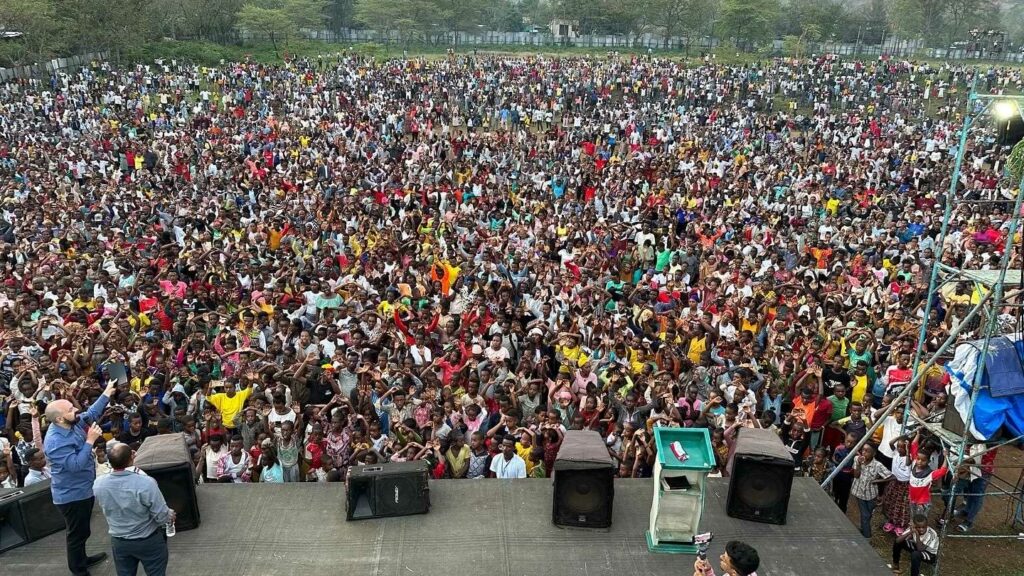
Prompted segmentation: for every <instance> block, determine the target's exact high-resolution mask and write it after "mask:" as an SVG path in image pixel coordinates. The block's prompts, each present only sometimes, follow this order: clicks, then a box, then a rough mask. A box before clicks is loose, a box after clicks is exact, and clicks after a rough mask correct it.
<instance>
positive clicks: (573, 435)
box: [551, 430, 615, 528]
mask: <svg viewBox="0 0 1024 576" xmlns="http://www.w3.org/2000/svg"><path fill="white" fill-rule="evenodd" d="M614 479H615V464H614V462H612V459H611V456H609V455H608V448H607V447H605V444H604V439H603V438H601V434H600V433H598V432H596V431H593V430H570V431H568V432H566V433H565V439H564V440H563V441H562V446H561V447H560V448H559V450H558V458H557V459H556V460H555V466H554V481H555V490H554V496H553V502H552V507H551V521H552V522H554V523H555V525H556V526H570V527H575V528H609V527H611V525H612V502H613V501H614V499H615V485H614Z"/></svg>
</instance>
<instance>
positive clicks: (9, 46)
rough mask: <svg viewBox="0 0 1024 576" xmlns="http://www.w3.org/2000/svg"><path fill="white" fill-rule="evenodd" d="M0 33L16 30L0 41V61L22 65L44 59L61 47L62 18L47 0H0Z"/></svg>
mask: <svg viewBox="0 0 1024 576" xmlns="http://www.w3.org/2000/svg"><path fill="white" fill-rule="evenodd" d="M0 14H3V15H4V17H3V20H0V32H3V31H5V30H6V31H11V32H20V33H21V36H19V37H18V38H15V39H9V40H3V41H0V63H2V64H4V65H8V66H22V65H24V64H31V63H34V62H40V61H42V60H46V59H48V58H50V57H52V56H54V55H56V54H59V53H61V52H62V51H63V49H64V48H65V46H66V45H65V42H64V39H65V37H64V35H63V34H62V33H61V31H62V29H63V26H64V21H63V19H61V18H58V16H57V12H56V10H55V9H54V6H53V4H52V3H51V2H49V1H47V0H0Z"/></svg>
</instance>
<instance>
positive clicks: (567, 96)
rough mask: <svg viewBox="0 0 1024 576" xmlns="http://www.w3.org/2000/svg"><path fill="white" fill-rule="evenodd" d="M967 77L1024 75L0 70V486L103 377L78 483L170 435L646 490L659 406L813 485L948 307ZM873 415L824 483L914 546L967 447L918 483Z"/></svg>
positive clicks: (998, 84)
mask: <svg viewBox="0 0 1024 576" xmlns="http://www.w3.org/2000/svg"><path fill="white" fill-rule="evenodd" d="M975 75H978V82H979V86H980V87H981V88H982V89H988V90H991V91H997V90H1003V89H1011V90H1020V89H1021V83H1022V78H1021V73H1020V70H1016V69H1013V70H1011V69H998V68H994V69H989V70H985V69H980V70H977V69H975V68H973V67H960V66H956V65H944V66H941V67H939V66H934V65H929V64H921V63H913V62H900V61H895V60H879V61H868V62H857V61H844V60H840V59H836V58H831V57H822V58H813V59H809V60H801V61H792V60H775V61H770V62H764V63H761V64H759V65H747V66H729V65H721V64H718V63H716V62H715V61H714V60H705V61H704V62H696V63H688V64H683V63H681V62H678V61H671V60H661V59H651V58H628V57H620V56H618V55H614V54H612V55H608V56H605V57H599V58H540V57H529V58H526V57H519V58H513V57H476V56H468V55H467V56H450V57H448V58H445V59H440V60H437V61H426V60H419V59H409V60H405V59H400V60H399V59H396V60H389V61H385V62H376V61H372V60H368V59H364V58H361V57H359V56H356V55H340V56H337V57H324V58H319V59H312V60H297V61H293V62H290V63H288V64H287V65H280V66H267V65H261V64H256V63H252V62H240V63H226V64H223V65H221V66H218V67H201V66H195V65H191V64H185V63H180V62H174V61H157V62H155V63H152V64H149V65H139V66H132V67H116V66H113V65H111V64H108V63H95V64H94V65H92V66H89V67H85V68H82V69H80V70H67V71H64V72H61V73H57V74H54V75H53V76H52V77H50V78H45V79H36V80H25V81H19V82H12V83H8V84H4V85H2V86H0V201H2V202H3V204H2V206H0V215H2V220H0V260H2V262H3V266H4V273H3V275H2V281H3V288H2V292H0V324H2V333H0V344H2V352H0V393H2V394H3V398H4V410H3V415H2V416H0V418H3V426H4V433H5V435H6V439H5V441H4V442H3V444H4V454H5V455H6V459H7V466H6V468H5V467H0V478H2V482H3V485H4V486H14V485H17V484H21V483H31V482H34V481H38V480H40V479H45V478H46V477H48V475H49V466H48V464H47V460H46V458H45V457H44V456H43V454H42V452H41V450H42V437H43V435H44V434H46V430H47V428H48V422H46V421H45V419H44V418H43V417H42V415H43V414H44V412H45V409H46V406H47V404H48V403H50V402H53V401H54V400H57V399H66V400H69V401H70V402H71V403H73V404H74V405H75V406H76V407H79V408H80V409H83V410H84V408H85V407H87V406H89V405H91V404H92V403H93V402H96V401H97V399H98V398H99V396H100V394H101V392H102V390H103V389H104V387H105V385H106V384H107V382H108V381H111V380H113V381H115V382H116V385H117V389H116V391H115V392H114V393H113V395H112V396H111V399H110V402H109V406H107V407H106V409H105V410H104V411H103V415H102V417H101V419H100V425H101V428H102V433H103V434H102V437H100V438H99V439H98V440H97V442H96V444H95V459H96V463H97V473H98V474H104V473H105V472H107V471H108V470H109V464H108V463H107V462H106V458H107V455H106V444H109V443H111V442H115V441H116V442H122V443H127V444H129V445H131V446H133V447H137V446H138V445H139V444H141V443H142V442H143V441H145V439H146V438H147V437H149V436H151V435H154V434H169V433H184V435H185V438H186V440H187V443H188V446H189V448H190V450H191V452H192V455H193V457H194V458H195V464H196V469H197V474H198V477H199V478H201V481H203V482H207V483H212V482H223V483H233V482H303V481H305V482H324V481H326V482H331V481H341V480H344V478H345V475H346V470H347V469H348V468H349V467H351V466H359V465H362V464H366V463H377V462H386V461H400V460H413V459H425V460H427V461H429V463H430V469H431V471H432V474H433V476H434V477H437V478H473V479H475V478H489V477H490V478H493V477H522V476H529V477H545V476H547V475H548V474H550V471H551V467H552V464H553V461H554V459H555V457H556V455H557V453H558V449H559V445H560V442H561V439H562V437H563V434H564V432H565V431H566V430H570V429H592V430H596V431H598V432H600V434H601V435H602V436H603V437H605V438H606V441H607V445H608V450H609V453H610V454H611V455H612V456H613V457H614V458H615V461H616V462H617V463H618V466H619V472H618V473H619V475H621V476H623V477H627V476H636V477H643V476H647V475H649V474H650V473H651V469H652V463H653V459H654V457H655V446H654V443H653V441H652V436H653V435H652V429H653V427H656V426H696V427H707V428H709V429H710V430H711V435H712V440H713V445H714V448H715V452H716V457H717V458H718V466H717V467H716V472H717V473H724V472H725V471H724V467H723V464H724V459H725V458H726V457H727V455H728V451H729V445H730V442H731V441H732V438H733V437H734V436H735V433H736V430H737V429H738V428H739V427H744V426H757V427H766V428H773V429H777V430H778V431H779V433H780V435H781V437H782V438H783V440H784V441H785V443H786V445H787V447H789V448H790V450H791V452H792V453H793V455H794V458H795V461H796V465H797V467H798V468H799V473H802V474H807V475H810V476H813V477H815V478H818V479H819V480H821V479H824V477H825V476H826V475H827V474H829V473H830V472H831V471H832V469H833V467H834V465H835V464H836V463H838V462H840V461H842V459H843V457H844V456H845V455H846V454H847V452H848V450H849V448H850V447H851V446H853V445H854V443H855V442H856V440H858V439H859V438H860V437H862V436H863V435H864V433H865V431H866V430H867V428H868V427H869V426H870V425H871V423H872V422H873V418H874V417H875V414H876V413H877V412H878V411H879V409H880V408H882V407H883V406H885V405H887V403H889V402H890V401H891V398H892V396H893V394H894V392H895V391H897V390H899V389H900V388H901V387H902V386H904V385H906V384H907V383H908V382H909V381H910V378H911V374H912V372H913V371H912V367H911V363H912V360H913V356H914V353H915V346H916V343H917V338H918V334H919V330H920V327H921V324H922V322H925V323H926V324H927V328H926V330H927V334H928V338H927V351H934V350H935V349H936V348H937V346H938V343H939V342H941V340H942V339H943V338H944V336H945V335H946V334H947V333H948V332H949V331H950V330H951V329H952V327H954V326H958V325H959V324H961V323H962V321H963V319H964V316H965V314H966V310H967V307H968V305H969V304H970V303H971V301H972V299H976V298H977V293H976V292H975V291H974V289H973V287H972V286H969V285H966V284H960V285H953V286H951V287H950V289H948V290H944V291H942V292H941V293H940V294H935V295H934V302H933V307H932V308H931V314H930V315H929V317H928V318H924V317H923V315H924V305H925V302H926V298H927V294H926V292H927V284H928V275H929V273H930V270H931V267H932V263H933V261H934V258H935V254H936V253H937V252H938V251H939V249H940V246H938V245H937V242H938V241H939V237H940V236H939V226H940V223H941V215H942V210H943V198H944V195H945V192H946V190H947V189H948V188H949V186H950V181H949V180H950V177H951V174H952V172H953V170H952V164H953V160H954V158H955V156H956V153H957V146H958V145H959V141H958V136H959V130H960V123H961V121H962V116H963V112H964V106H965V98H964V96H965V94H966V92H967V86H969V84H970V83H971V82H972V81H974V80H975ZM995 136H996V134H995V133H992V132H988V133H986V132H984V131H978V132H976V133H974V135H973V136H972V137H971V138H970V139H969V140H968V141H967V144H966V146H967V150H966V152H965V160H964V164H963V171H962V178H961V181H960V182H958V183H957V184H956V186H957V187H958V190H959V193H960V194H964V195H975V196H978V197H985V198H989V199H992V200H995V201H993V202H989V203H985V204H976V205H972V207H971V208H964V209H961V210H959V211H958V212H957V213H955V214H954V215H953V218H952V219H951V221H950V226H951V233H950V234H949V235H948V237H947V240H946V244H945V245H944V246H942V247H941V249H942V258H943V259H944V261H946V262H948V263H951V264H956V265H962V266H965V267H969V268H986V267H991V266H993V265H994V264H995V262H996V261H997V259H998V258H999V257H1000V256H1001V254H1002V253H1003V251H1004V250H1006V249H1010V247H1011V246H1012V245H1013V242H1012V239H1009V238H1007V234H1006V227H1005V225H1006V223H1007V218H1008V214H1007V211H1008V210H1009V207H1010V205H1009V203H1005V202H1001V201H999V200H1000V199H1005V198H1008V197H1012V194H1013V190H1014V188H1015V186H1013V185H1009V184H1007V183H1006V182H1005V181H1004V180H1003V179H1002V178H1001V175H1000V173H999V172H998V170H999V169H998V165H999V163H1000V161H1001V160H1002V154H1003V152H1002V151H1000V150H999V149H998V148H997V147H996V146H995V145H994V144H995ZM1019 257H1020V255H1019V254H1016V253H1015V254H1014V255H1013V258H1014V260H1018V259H1019ZM977 329H978V328H977V327H976V326H975V327H968V330H966V331H965V335H966V336H969V335H970V334H972V333H975V331H976V330H977ZM966 336H965V337H966ZM946 383H947V380H946V378H945V377H944V374H943V371H942V370H941V367H939V368H938V369H935V370H933V371H932V372H930V373H929V374H928V375H927V378H925V379H924V380H923V381H922V382H921V386H920V390H918V391H917V392H915V394H913V395H912V398H913V399H912V411H913V412H914V413H915V415H916V416H917V417H919V418H921V419H926V420H927V419H933V420H935V419H941V414H942V411H943V410H944V407H945V392H944V386H945V385H946ZM901 417H902V410H896V411H895V412H894V415H893V416H890V417H889V419H888V420H887V421H886V422H885V424H884V426H882V427H880V428H879V432H878V433H877V434H876V437H875V438H874V439H873V441H872V442H871V443H870V444H868V445H866V446H865V447H864V448H863V450H862V452H861V454H860V455H858V457H857V458H855V459H854V460H852V461H851V462H850V464H849V466H847V467H845V468H844V469H843V470H841V471H840V473H839V475H838V476H837V477H836V479H835V481H834V482H833V483H832V485H831V488H830V490H831V493H832V495H833V497H834V498H835V501H836V503H837V504H838V506H839V507H840V508H842V509H843V510H845V509H846V507H847V503H848V501H849V500H850V498H853V499H855V500H856V502H857V506H858V507H859V508H860V511H861V517H862V519H863V521H862V531H863V533H864V535H865V536H870V533H871V528H872V524H871V522H870V520H871V518H872V516H873V510H874V506H875V504H874V503H875V502H876V500H881V502H882V504H883V505H882V513H883V515H884V526H883V527H884V529H885V530H886V531H891V532H893V533H896V534H897V536H898V538H897V540H896V544H895V545H894V554H897V560H898V553H897V552H895V551H896V550H898V549H899V548H900V547H901V546H903V545H905V544H907V542H918V541H921V542H926V543H927V546H925V550H924V552H925V556H927V555H928V554H930V555H931V556H932V557H934V554H935V549H934V546H935V545H936V544H937V539H931V538H930V536H929V535H930V534H933V533H934V531H933V530H932V529H931V528H928V527H925V528H921V529H920V530H924V532H921V536H920V537H917V536H914V534H917V533H918V531H919V530H918V527H915V525H914V524H913V523H912V520H913V519H914V518H915V516H914V514H918V515H921V514H924V515H925V517H927V514H928V512H929V504H930V503H931V500H932V493H931V484H932V483H933V482H934V488H935V490H936V491H938V490H939V487H940V485H942V486H945V487H946V489H949V488H950V487H952V486H957V485H960V484H962V483H964V482H966V483H968V484H971V485H972V486H973V487H975V488H976V484H978V483H981V485H982V492H983V491H984V485H983V482H980V481H983V480H984V479H985V478H987V476H988V475H989V474H991V472H992V468H991V458H990V457H988V456H986V460H985V462H980V461H979V462H974V463H973V464H972V465H969V466H965V467H963V468H962V469H959V470H954V471H949V473H948V474H947V470H946V468H945V460H944V458H943V451H942V449H941V446H940V444H939V443H938V442H937V441H936V440H935V439H934V438H931V437H929V436H928V435H927V434H921V433H917V432H915V431H913V430H911V432H910V434H909V435H905V436H901V435H900V433H901V430H902V426H901V424H900V421H901V420H900V419H901ZM509 463H512V464H513V465H510V464H509ZM924 478H927V479H928V480H927V481H925V480H924ZM933 479H934V480H933ZM882 482H884V485H882V484H881V483H882ZM980 506H981V498H980V497H976V498H974V499H973V500H972V499H970V498H969V499H968V501H967V506H966V508H965V509H963V510H962V511H960V512H962V514H961V515H960V516H957V518H958V521H957V523H958V525H960V526H962V527H963V529H964V530H969V529H970V527H971V523H972V521H973V520H974V517H975V515H976V514H977V512H978V510H979V509H980ZM937 515H938V514H937V513H933V514H932V520H934V519H935V517H936V516H937ZM918 518H920V516H918ZM877 525H878V524H877V523H876V526H877ZM929 530H931V531H932V532H928V531H929ZM908 538H909V540H908ZM915 546H916V544H915ZM909 547H910V548H911V550H910V551H911V552H915V551H917V550H916V549H915V547H914V546H909ZM915 558H917V559H918V563H920V560H921V558H922V556H921V554H920V553H919V552H918V555H917V556H916V557H915ZM924 560H925V561H927V558H926V557H925V558H924Z"/></svg>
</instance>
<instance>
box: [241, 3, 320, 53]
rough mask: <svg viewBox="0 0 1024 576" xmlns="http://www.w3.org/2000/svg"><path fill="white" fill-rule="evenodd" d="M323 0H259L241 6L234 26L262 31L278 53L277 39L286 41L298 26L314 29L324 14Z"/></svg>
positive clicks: (256, 31)
mask: <svg viewBox="0 0 1024 576" xmlns="http://www.w3.org/2000/svg"><path fill="white" fill-rule="evenodd" d="M325 7H326V2H325V1H324V0H259V1H258V2H252V3H249V4H246V5H245V6H242V9H241V11H239V13H238V27H239V28H241V29H242V30H245V31H248V32H250V33H257V34H263V35H265V36H266V37H267V39H268V40H270V43H271V45H272V46H273V47H274V54H275V55H278V50H277V42H278V41H279V40H283V41H287V39H288V37H289V36H293V35H295V34H296V33H297V32H298V31H299V30H300V29H302V28H310V29H318V28H320V27H321V26H323V23H324V20H325V19H326V15H325V14H324V8H325Z"/></svg>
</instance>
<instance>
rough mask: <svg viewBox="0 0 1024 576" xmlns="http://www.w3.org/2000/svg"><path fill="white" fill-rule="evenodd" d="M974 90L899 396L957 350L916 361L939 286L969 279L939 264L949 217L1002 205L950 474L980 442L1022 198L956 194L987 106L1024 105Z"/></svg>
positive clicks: (952, 341)
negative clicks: (978, 417) (976, 432)
mask: <svg viewBox="0 0 1024 576" xmlns="http://www.w3.org/2000/svg"><path fill="white" fill-rule="evenodd" d="M976 86H977V76H975V78H974V82H973V83H972V86H971V91H970V94H969V96H968V98H967V110H966V112H965V115H964V122H963V126H962V127H961V130H960V143H959V146H958V147H957V155H956V161H955V163H954V168H953V174H952V177H951V181H950V185H949V189H948V191H947V192H946V198H945V207H944V211H943V218H942V227H941V230H940V235H939V239H938V241H937V242H936V244H937V246H938V249H937V251H936V253H935V261H934V263H933V265H932V270H931V277H930V281H929V284H928V294H927V298H926V304H925V308H924V317H923V319H922V324H921V330H920V332H919V334H918V341H917V351H916V354H915V357H914V363H913V364H912V366H913V367H914V379H913V381H912V385H911V386H908V387H907V389H906V390H904V391H903V392H907V391H913V390H916V389H917V388H918V386H919V383H921V382H923V380H924V376H925V374H926V373H927V372H928V370H930V369H931V367H932V366H934V365H935V364H936V361H937V360H938V358H939V357H940V356H941V355H942V354H945V353H946V349H947V348H952V349H953V350H955V349H956V344H957V342H956V340H957V339H958V336H959V334H956V332H958V331H957V330H954V331H953V332H952V333H950V335H949V338H948V339H947V341H946V342H944V343H943V346H942V347H940V349H939V350H937V351H935V352H934V353H933V354H932V355H931V358H930V359H929V360H928V361H927V362H924V363H923V364H922V357H923V355H924V354H925V350H926V345H927V342H928V340H929V334H928V321H929V317H930V315H931V311H932V307H933V304H934V302H935V300H936V299H937V298H940V297H941V290H942V287H943V285H944V284H945V283H946V282H948V281H950V280H954V281H956V280H961V279H964V278H971V277H972V274H971V273H970V271H968V270H964V269H961V268H957V267H956V266H950V265H948V264H944V263H943V255H944V251H945V248H946V245H947V235H948V234H949V228H950V221H951V220H952V218H953V217H954V215H956V214H957V212H958V208H960V207H961V206H964V205H971V204H989V205H994V204H997V203H1003V204H1007V205H1012V206H1013V209H1012V211H1011V212H1010V217H1009V220H1008V222H1007V225H1006V227H1007V235H1006V240H1005V242H1004V249H1003V253H1002V255H1001V257H1000V259H999V268H998V271H996V275H995V279H994V281H991V282H989V283H987V284H989V285H987V286H985V288H986V292H985V294H984V296H983V297H982V298H981V300H980V301H979V302H978V303H977V305H976V306H975V307H974V310H972V313H973V312H980V313H981V316H982V318H981V323H982V324H981V325H982V326H983V331H982V332H981V334H979V335H976V338H977V339H980V340H981V345H980V347H977V349H978V361H977V369H976V372H975V373H974V378H973V380H972V382H971V395H970V404H969V409H968V413H967V415H966V417H965V418H964V433H963V435H962V436H959V437H956V438H952V439H951V440H950V439H943V441H944V443H946V444H948V445H949V447H950V450H949V456H950V460H951V462H949V467H950V469H951V470H954V471H955V470H956V469H957V467H959V465H960V464H961V463H962V462H963V461H964V454H965V453H966V452H967V450H968V445H969V444H975V443H979V442H983V441H984V439H975V438H974V436H973V434H972V433H971V430H972V425H973V423H974V408H975V404H976V403H977V401H978V396H979V394H980V392H981V389H982V383H983V378H984V373H985V366H986V363H987V361H988V360H989V356H990V351H989V347H990V344H991V342H992V339H993V338H997V337H999V336H1001V335H1002V333H1001V331H1000V326H999V316H1000V311H1001V310H1002V309H1003V307H1004V306H1005V302H1004V299H1005V298H1004V297H1005V292H1006V291H1005V283H1006V276H1007V270H1008V269H1009V267H1010V264H1011V262H1012V260H1013V259H1012V258H1011V254H1012V253H1013V251H1014V246H1015V242H1014V239H1015V236H1016V233H1017V230H1018V227H1019V224H1020V212H1021V200H1022V198H1024V194H1022V193H1021V190H1022V187H1024V181H1021V182H1017V189H1016V193H1015V194H1014V197H1013V198H1012V199H1010V198H1006V199H1005V200H1002V201H1000V200H998V199H996V200H987V199H974V198H971V197H969V196H968V195H967V194H963V193H961V191H960V190H958V188H959V183H960V178H961V169H962V167H963V163H964V156H965V154H966V153H967V142H968V134H969V132H970V131H971V130H972V129H974V128H975V127H976V124H978V123H980V122H981V121H983V120H984V119H985V118H986V117H987V116H988V115H989V111H990V109H991V108H992V106H993V104H996V105H998V106H1001V107H1003V108H1004V109H1005V108H1006V107H1007V106H1012V107H1013V108H1012V110H1013V112H1014V114H1016V115H1019V114H1021V107H1022V105H1024V97H1009V96H997V95H989V94H984V95H982V94H978V93H977V92H976ZM982 102H983V103H984V106H982V107H981V108H980V110H976V109H977V108H978V106H979V105H980V104H981V103H982ZM989 272H990V275H991V271H989ZM966 320H967V319H966V318H965V321H964V322H962V323H961V326H962V325H964V324H967V321H966ZM958 328H959V326H958ZM976 343H977V340H976V341H975V344H976ZM953 385H954V386H955V385H958V384H956V383H954V384H953ZM895 403H896V402H894V404H895ZM910 404H911V403H910V401H909V399H908V401H907V402H906V406H905V408H904V418H903V428H904V432H905V429H906V426H907V424H908V423H909V422H910V412H911V411H910V408H911V406H910ZM946 409H947V410H955V409H956V408H955V407H953V406H952V405H947V408H946ZM949 497H950V502H949V505H948V506H946V507H945V512H944V514H943V520H944V522H943V523H942V528H941V531H940V534H939V542H940V544H939V546H940V553H939V555H938V556H937V558H936V561H935V567H934V570H933V574H934V575H935V576H938V575H939V574H940V570H941V563H942V551H941V549H942V547H943V543H944V541H945V538H946V536H947V532H948V529H949V525H950V522H949V520H950V516H951V515H952V513H953V510H954V508H955V506H954V499H955V498H956V486H955V485H954V487H953V494H952V495H950V496H949ZM970 536H972V535H965V536H962V537H970Z"/></svg>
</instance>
